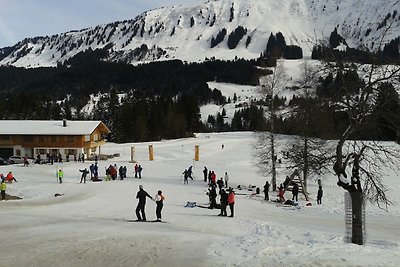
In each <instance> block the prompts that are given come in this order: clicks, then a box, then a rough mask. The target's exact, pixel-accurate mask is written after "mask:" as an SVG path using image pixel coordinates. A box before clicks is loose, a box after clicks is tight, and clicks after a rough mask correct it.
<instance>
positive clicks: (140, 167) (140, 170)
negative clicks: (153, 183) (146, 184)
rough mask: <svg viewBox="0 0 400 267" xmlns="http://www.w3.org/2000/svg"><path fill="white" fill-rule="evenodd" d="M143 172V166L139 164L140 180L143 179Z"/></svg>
mask: <svg viewBox="0 0 400 267" xmlns="http://www.w3.org/2000/svg"><path fill="white" fill-rule="evenodd" d="M142 170H143V168H142V166H141V165H140V164H139V166H138V174H139V179H141V178H142Z"/></svg>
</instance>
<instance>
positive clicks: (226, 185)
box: [224, 172, 229, 188]
mask: <svg viewBox="0 0 400 267" xmlns="http://www.w3.org/2000/svg"><path fill="white" fill-rule="evenodd" d="M224 178H225V188H228V181H229V176H228V172H225V177H224Z"/></svg>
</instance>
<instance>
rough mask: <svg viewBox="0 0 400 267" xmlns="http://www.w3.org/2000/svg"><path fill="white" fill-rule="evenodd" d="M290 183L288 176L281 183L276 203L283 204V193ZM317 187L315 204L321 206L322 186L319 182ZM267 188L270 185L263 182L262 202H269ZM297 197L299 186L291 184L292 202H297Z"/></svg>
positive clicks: (294, 183)
mask: <svg viewBox="0 0 400 267" xmlns="http://www.w3.org/2000/svg"><path fill="white" fill-rule="evenodd" d="M289 183H290V178H289V177H288V176H286V179H285V181H284V182H283V183H281V184H280V185H279V187H278V194H277V200H276V201H277V202H281V203H284V202H285V196H284V195H285V191H286V188H287V186H288V185H289ZM318 184H319V186H318V192H317V204H321V203H322V196H323V190H322V186H321V183H320V180H319V182H318ZM269 188H270V184H269V182H268V181H266V182H265V185H264V190H263V192H264V200H269ZM298 195H299V185H298V184H297V183H296V182H292V201H296V202H298V201H299V199H298Z"/></svg>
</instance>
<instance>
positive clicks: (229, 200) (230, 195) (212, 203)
mask: <svg viewBox="0 0 400 267" xmlns="http://www.w3.org/2000/svg"><path fill="white" fill-rule="evenodd" d="M203 172H204V174H205V173H207V168H206V167H204V171H203ZM210 172H211V179H210V182H209V184H208V186H209V187H208V192H207V195H208V197H209V207H208V208H209V209H214V208H220V209H221V212H220V214H218V216H227V212H226V208H227V206H229V209H230V212H231V214H230V216H229V217H233V216H234V206H235V192H234V191H233V189H232V187H229V188H228V179H229V177H228V173H227V172H225V177H227V178H226V180H225V183H224V180H223V178H222V177H221V178H220V179H219V180H218V181H216V178H215V177H216V175H215V173H214V171H210ZM213 176H214V178H213ZM207 177H209V175H207ZM206 181H207V180H206V179H205V182H206ZM217 186H218V194H217ZM224 186H225V188H227V191H228V192H226V190H225V188H224ZM218 195H219V199H220V204H217V196H218Z"/></svg>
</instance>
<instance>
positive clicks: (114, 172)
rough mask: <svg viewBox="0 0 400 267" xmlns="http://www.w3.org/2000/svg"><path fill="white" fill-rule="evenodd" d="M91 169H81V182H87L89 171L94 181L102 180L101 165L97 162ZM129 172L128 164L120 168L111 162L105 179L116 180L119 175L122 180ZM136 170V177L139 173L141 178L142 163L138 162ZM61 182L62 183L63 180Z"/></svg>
mask: <svg viewBox="0 0 400 267" xmlns="http://www.w3.org/2000/svg"><path fill="white" fill-rule="evenodd" d="M89 170H90V171H89ZM89 170H88V169H87V168H84V169H82V170H79V171H80V172H81V173H82V176H81V181H80V183H86V177H87V175H88V174H89V173H90V179H91V180H92V181H93V182H100V181H102V179H101V178H100V177H99V167H98V165H97V162H95V163H94V164H92V165H90V166H89ZM127 172H128V170H127V168H126V166H122V165H121V166H120V167H119V168H118V167H117V164H114V165H112V164H110V166H108V168H106V176H105V180H106V181H111V180H116V179H117V178H118V176H119V179H120V180H123V179H124V178H126V174H127ZM134 172H135V177H138V174H139V178H142V167H141V166H140V165H138V164H136V165H135V167H134ZM60 181H61V180H60ZM60 183H62V181H61V182H60Z"/></svg>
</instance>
